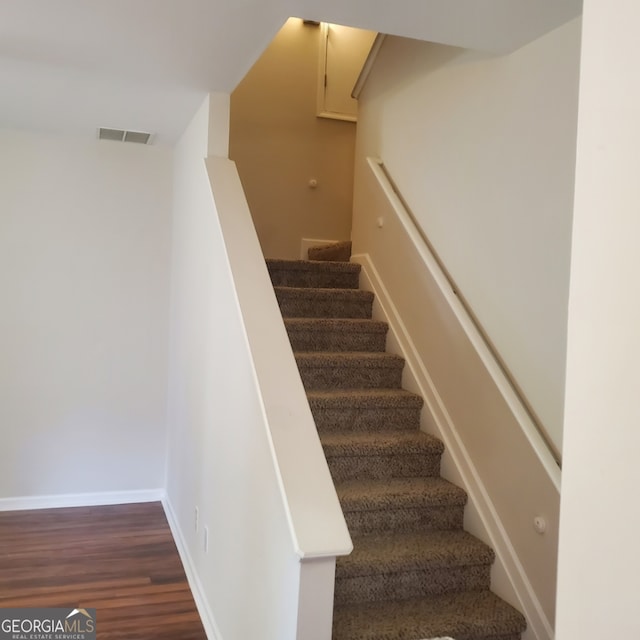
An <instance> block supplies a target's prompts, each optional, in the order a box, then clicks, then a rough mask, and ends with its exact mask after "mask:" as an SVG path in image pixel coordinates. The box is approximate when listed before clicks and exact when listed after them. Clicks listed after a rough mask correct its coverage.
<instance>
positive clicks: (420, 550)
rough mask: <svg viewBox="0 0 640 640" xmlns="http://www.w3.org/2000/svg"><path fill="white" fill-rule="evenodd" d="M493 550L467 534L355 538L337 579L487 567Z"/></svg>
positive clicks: (338, 564) (341, 560) (339, 563)
mask: <svg viewBox="0 0 640 640" xmlns="http://www.w3.org/2000/svg"><path fill="white" fill-rule="evenodd" d="M494 558H495V554H494V552H493V550H492V549H491V548H490V547H489V546H487V545H486V544H485V543H484V542H481V541H480V540H478V538H475V537H474V536H472V535H470V534H469V533H467V532H466V531H464V530H462V529H460V530H454V531H424V532H422V531H417V532H409V533H387V534H381V535H375V534H374V535H368V536H361V537H356V538H355V539H354V540H353V552H352V553H351V555H348V556H343V557H341V558H338V559H337V562H336V578H346V577H353V576H369V575H379V574H386V573H398V572H401V571H416V570H421V569H425V570H427V569H436V568H438V569H440V568H452V567H459V566H462V565H490V564H491V563H492V562H493V560H494Z"/></svg>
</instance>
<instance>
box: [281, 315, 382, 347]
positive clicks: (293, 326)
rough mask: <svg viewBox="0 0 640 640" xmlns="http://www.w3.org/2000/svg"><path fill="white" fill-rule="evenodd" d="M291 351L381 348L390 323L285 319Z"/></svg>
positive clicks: (342, 319)
mask: <svg viewBox="0 0 640 640" xmlns="http://www.w3.org/2000/svg"><path fill="white" fill-rule="evenodd" d="M284 324H285V327H286V329H287V333H288V334H289V341H290V342H291V347H292V348H293V350H294V351H384V349H385V345H386V342H387V331H388V329H389V325H388V324H387V323H386V322H377V321H375V320H368V319H360V318H285V321H284Z"/></svg>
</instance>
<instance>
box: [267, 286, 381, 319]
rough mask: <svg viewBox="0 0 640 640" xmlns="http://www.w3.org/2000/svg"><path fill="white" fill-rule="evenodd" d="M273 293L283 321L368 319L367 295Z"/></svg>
mask: <svg viewBox="0 0 640 640" xmlns="http://www.w3.org/2000/svg"><path fill="white" fill-rule="evenodd" d="M274 290H275V292H276V298H277V299H278V304H279V305H280V311H281V312H282V315H283V317H285V318H371V307H372V304H373V293H371V292H370V291H360V290H359V289H329V288H324V289H305V288H303V287H280V286H276V287H274Z"/></svg>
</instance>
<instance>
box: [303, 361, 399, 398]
mask: <svg viewBox="0 0 640 640" xmlns="http://www.w3.org/2000/svg"><path fill="white" fill-rule="evenodd" d="M294 355H295V358H296V362H297V363H298V369H299V370H300V377H301V378H302V382H303V384H304V387H305V389H307V390H308V391H319V390H323V389H325V390H327V389H371V388H385V389H393V388H400V386H401V384H402V369H403V368H404V359H403V358H401V357H400V356H396V355H394V354H391V353H362V352H320V353H314V352H310V351H307V352H298V353H295V354H294Z"/></svg>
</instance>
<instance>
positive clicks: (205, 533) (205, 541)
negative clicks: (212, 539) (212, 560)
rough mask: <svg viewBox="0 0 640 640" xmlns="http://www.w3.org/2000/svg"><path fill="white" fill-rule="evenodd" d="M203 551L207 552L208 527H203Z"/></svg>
mask: <svg viewBox="0 0 640 640" xmlns="http://www.w3.org/2000/svg"><path fill="white" fill-rule="evenodd" d="M204 552H205V553H209V527H205V528H204Z"/></svg>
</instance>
